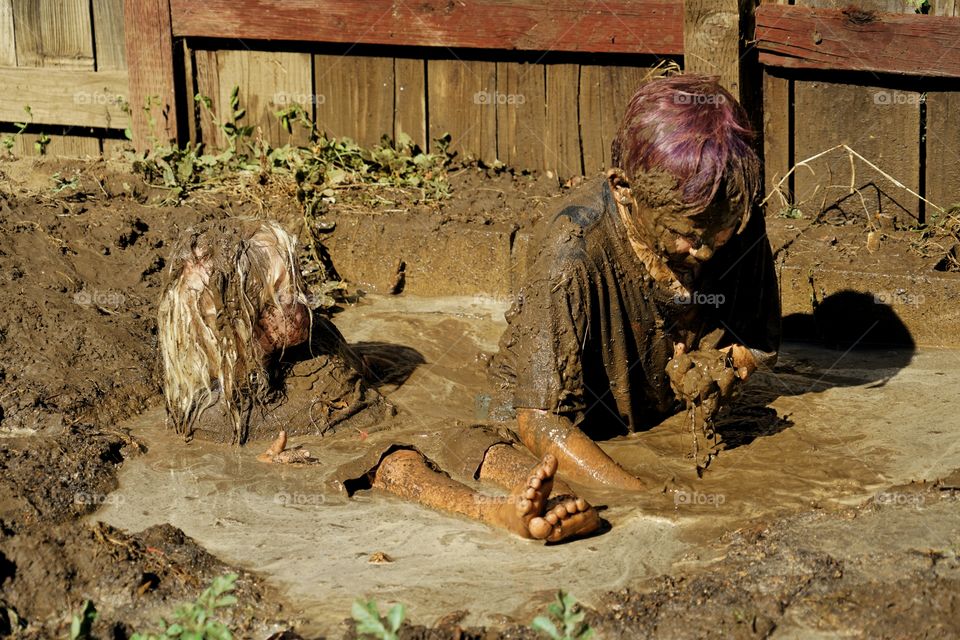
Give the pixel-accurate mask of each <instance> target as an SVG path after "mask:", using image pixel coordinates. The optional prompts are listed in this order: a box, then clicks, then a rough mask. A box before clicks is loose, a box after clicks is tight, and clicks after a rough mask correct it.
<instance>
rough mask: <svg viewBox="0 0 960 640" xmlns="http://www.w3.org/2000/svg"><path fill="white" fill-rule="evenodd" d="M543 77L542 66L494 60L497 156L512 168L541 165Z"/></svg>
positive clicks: (543, 128) (544, 123)
mask: <svg viewBox="0 0 960 640" xmlns="http://www.w3.org/2000/svg"><path fill="white" fill-rule="evenodd" d="M545 76H546V71H545V70H544V68H543V65H539V64H530V63H516V62H498V63H497V89H496V93H495V95H494V96H493V99H494V102H495V104H496V110H497V158H498V159H499V160H500V161H501V162H504V163H506V164H507V165H509V166H511V167H527V168H536V169H539V168H541V166H542V165H543V162H544V154H543V150H544V139H543V138H544V130H545V127H546V117H547V114H546V77H545Z"/></svg>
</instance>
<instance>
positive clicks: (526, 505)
mask: <svg viewBox="0 0 960 640" xmlns="http://www.w3.org/2000/svg"><path fill="white" fill-rule="evenodd" d="M517 511H518V512H519V513H520V515H521V516H525V515H527V514H529V513H531V512H532V511H533V503H532V502H530V501H529V500H527V499H526V498H523V499H521V500H520V501H518V502H517Z"/></svg>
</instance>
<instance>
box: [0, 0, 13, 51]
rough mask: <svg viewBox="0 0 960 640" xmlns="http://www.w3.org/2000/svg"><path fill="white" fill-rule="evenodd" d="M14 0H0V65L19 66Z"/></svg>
mask: <svg viewBox="0 0 960 640" xmlns="http://www.w3.org/2000/svg"><path fill="white" fill-rule="evenodd" d="M13 33H14V32H13V0H0V66H2V67H15V66H17V43H16V42H15V41H14V35H13Z"/></svg>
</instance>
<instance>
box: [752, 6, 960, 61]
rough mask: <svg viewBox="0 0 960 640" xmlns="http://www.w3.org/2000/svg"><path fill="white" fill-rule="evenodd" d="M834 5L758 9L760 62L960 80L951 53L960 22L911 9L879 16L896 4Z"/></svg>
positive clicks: (959, 31)
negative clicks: (918, 16) (901, 12)
mask: <svg viewBox="0 0 960 640" xmlns="http://www.w3.org/2000/svg"><path fill="white" fill-rule="evenodd" d="M797 4H801V3H797ZM803 4H806V3H803ZM835 5H836V3H833V2H830V3H829V5H828V6H829V7H830V8H816V9H813V8H808V7H805V6H796V7H791V6H783V5H762V6H761V7H760V9H758V11H757V14H756V16H757V34H756V37H757V47H758V48H759V49H760V62H761V63H762V64H765V65H768V66H780V67H788V68H792V69H831V70H837V69H840V70H847V71H873V72H877V73H901V74H908V75H917V76H940V77H954V78H957V77H960V56H957V55H956V54H955V51H956V45H957V41H958V40H960V18H953V17H942V16H941V17H937V16H925V17H924V18H923V19H917V17H916V15H915V14H914V13H913V11H912V10H910V14H909V15H895V14H893V13H881V12H882V11H890V12H895V11H898V10H900V9H901V7H902V6H903V5H902V4H900V3H897V4H896V5H886V6H884V7H880V8H877V9H873V6H874V5H873V4H872V3H869V2H867V3H864V2H860V3H857V5H856V7H854V6H853V5H851V6H850V7H848V8H846V9H837V8H833V7H834V6H835ZM871 9H872V11H871ZM873 11H875V12H876V13H874V12H873Z"/></svg>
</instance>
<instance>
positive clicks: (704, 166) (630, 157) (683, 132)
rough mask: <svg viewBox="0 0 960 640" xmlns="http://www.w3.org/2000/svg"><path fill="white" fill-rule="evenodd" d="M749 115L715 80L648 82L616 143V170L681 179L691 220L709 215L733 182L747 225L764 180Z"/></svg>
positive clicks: (630, 174) (675, 78)
mask: <svg viewBox="0 0 960 640" xmlns="http://www.w3.org/2000/svg"><path fill="white" fill-rule="evenodd" d="M752 141H753V132H752V131H751V130H750V127H749V125H748V124H747V114H746V112H745V111H744V110H743V107H741V106H740V104H739V103H737V101H736V99H735V98H734V97H733V96H732V95H730V93H729V92H728V91H727V90H726V89H724V88H723V87H721V86H720V84H719V83H718V82H717V78H715V77H707V76H698V75H681V76H673V77H669V78H657V79H655V80H651V81H650V82H647V83H645V84H643V85H642V86H641V87H640V88H639V89H638V90H637V92H636V93H635V94H634V96H633V98H631V99H630V103H629V104H628V105H627V109H626V112H625V113H624V115H623V120H622V121H621V124H620V129H619V130H618V131H617V135H616V137H615V138H614V140H613V144H612V149H611V151H612V159H613V166H615V167H619V168H621V169H623V170H624V171H625V172H626V174H627V176H628V177H629V178H630V179H631V180H636V179H637V178H638V177H639V176H641V175H642V174H643V173H645V172H647V171H650V170H654V169H660V170H663V171H666V172H667V173H669V174H671V175H673V176H674V177H676V178H677V180H678V185H679V188H680V191H681V192H682V198H681V199H682V200H683V203H684V204H685V205H687V206H688V207H689V208H690V211H689V212H688V214H687V215H691V216H695V215H697V214H699V213H702V212H703V211H704V210H705V209H706V208H707V207H708V206H709V205H710V203H711V202H712V201H713V200H714V198H715V197H716V196H717V191H719V190H720V188H721V185H723V184H724V183H726V186H725V192H726V193H725V194H724V195H725V196H726V197H729V198H731V199H736V198H737V197H738V196H742V198H741V202H742V203H743V205H744V210H743V211H742V212H738V213H741V214H742V216H743V219H744V221H745V219H746V217H748V216H749V212H750V207H751V206H752V203H753V198H754V195H755V194H756V192H757V187H758V184H759V179H760V178H759V176H760V162H759V160H758V159H757V154H756V153H755V152H754V150H753V148H752V147H751V143H752Z"/></svg>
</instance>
